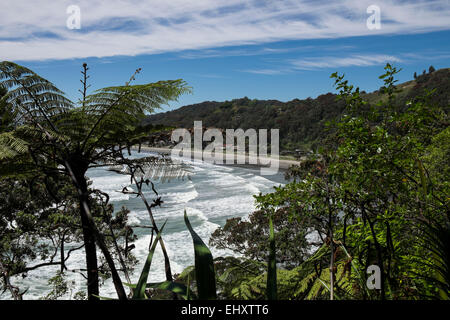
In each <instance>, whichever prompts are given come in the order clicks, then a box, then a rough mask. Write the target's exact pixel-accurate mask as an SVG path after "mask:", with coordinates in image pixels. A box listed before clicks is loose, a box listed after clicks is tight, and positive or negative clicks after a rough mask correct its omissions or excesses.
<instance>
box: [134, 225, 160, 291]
mask: <svg viewBox="0 0 450 320" xmlns="http://www.w3.org/2000/svg"><path fill="white" fill-rule="evenodd" d="M165 225H166V223H165V222H164V224H163V226H162V227H161V229H160V230H159V232H158V235H157V236H156V238H155V240H154V241H153V244H152V247H151V248H150V252H149V253H148V256H147V260H146V261H145V264H144V268H143V269H142V272H141V276H140V277H139V281H138V284H137V285H136V289H135V290H134V291H133V299H145V288H146V284H147V278H148V274H149V271H150V266H151V264H152V259H153V254H154V253H155V249H156V246H157V244H158V242H159V239H160V238H161V234H162V231H163V230H164V226H165Z"/></svg>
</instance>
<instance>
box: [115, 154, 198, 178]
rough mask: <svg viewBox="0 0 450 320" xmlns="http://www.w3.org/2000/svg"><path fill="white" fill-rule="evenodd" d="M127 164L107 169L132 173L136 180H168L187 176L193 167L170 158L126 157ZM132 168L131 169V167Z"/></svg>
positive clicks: (190, 173) (127, 173)
mask: <svg viewBox="0 0 450 320" xmlns="http://www.w3.org/2000/svg"><path fill="white" fill-rule="evenodd" d="M126 162H127V164H117V165H115V166H111V167H110V168H109V170H111V171H114V172H116V173H120V174H126V175H131V174H134V176H135V178H136V179H137V180H141V178H142V180H144V181H145V180H149V181H153V182H156V181H160V182H162V183H165V182H170V181H171V180H173V179H182V180H183V179H185V178H189V177H190V176H191V175H192V174H193V168H192V167H191V166H189V165H188V164H186V163H184V162H175V161H174V160H172V159H170V158H159V157H145V158H139V159H133V160H131V159H126ZM132 168H133V169H132Z"/></svg>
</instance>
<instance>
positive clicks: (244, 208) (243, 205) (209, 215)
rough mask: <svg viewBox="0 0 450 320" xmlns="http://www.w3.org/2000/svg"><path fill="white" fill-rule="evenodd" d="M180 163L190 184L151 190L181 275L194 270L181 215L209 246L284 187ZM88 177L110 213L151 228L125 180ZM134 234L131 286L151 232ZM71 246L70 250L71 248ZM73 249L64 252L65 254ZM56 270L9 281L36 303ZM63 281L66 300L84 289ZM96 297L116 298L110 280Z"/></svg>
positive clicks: (102, 172)
mask: <svg viewBox="0 0 450 320" xmlns="http://www.w3.org/2000/svg"><path fill="white" fill-rule="evenodd" d="M148 155H150V153H144V152H141V153H140V154H137V152H133V154H132V156H133V157H140V156H148ZM183 161H184V162H186V163H188V164H190V165H191V166H192V168H193V173H192V175H191V176H190V179H186V178H185V179H184V180H172V181H171V182H166V183H161V182H156V183H155V189H156V191H157V192H158V193H159V195H160V196H161V200H162V201H163V204H162V205H161V207H156V208H154V209H153V215H154V217H155V220H156V223H157V225H158V226H161V225H162V224H163V223H164V222H165V221H166V220H167V224H166V226H165V229H164V232H163V240H164V242H165V244H166V247H167V251H168V254H169V257H170V262H171V268H172V272H173V273H180V272H182V271H183V269H184V268H186V267H187V266H190V265H193V264H194V251H193V244H192V239H191V236H190V234H189V232H188V230H187V228H186V226H185V224H184V218H183V215H184V210H186V212H187V214H188V217H189V220H190V221H191V224H192V226H193V228H194V230H195V231H196V232H197V233H198V234H199V236H200V237H201V238H202V239H203V241H204V242H205V243H206V244H208V241H209V238H210V236H211V234H212V233H213V232H214V231H215V230H216V229H217V228H218V227H220V226H223V225H224V224H225V222H226V220H227V219H229V218H233V217H246V216H248V215H249V214H250V213H251V212H253V211H254V210H255V202H254V198H253V195H256V194H259V193H263V194H264V193H268V192H271V191H273V187H274V186H279V185H282V184H284V182H285V181H284V177H283V173H282V172H279V173H278V174H276V175H273V176H261V175H260V170H259V168H254V167H240V166H226V165H213V164H209V163H205V162H200V161H190V160H187V159H183ZM87 175H88V177H89V178H90V179H91V180H92V182H93V184H92V186H93V187H94V188H96V189H100V190H102V191H104V192H106V193H108V194H109V196H110V203H112V204H113V205H114V208H115V210H119V209H120V208H121V207H122V206H125V207H127V208H128V209H129V210H130V215H129V224H130V225H150V218H149V215H148V212H147V210H146V209H145V206H144V203H143V202H142V200H141V199H140V198H136V197H135V196H133V195H132V196H129V195H125V194H123V193H121V192H120V191H121V190H122V189H123V188H124V187H126V186H129V183H130V178H129V176H127V175H120V174H117V173H114V172H111V171H108V170H107V168H95V169H90V170H89V171H88V173H87ZM144 189H145V196H146V198H147V200H148V201H149V202H151V201H152V200H153V199H155V197H156V195H155V194H154V193H153V191H152V190H151V188H147V187H146V186H144ZM134 231H135V234H136V235H137V236H138V239H137V241H136V242H135V246H136V248H135V249H133V253H134V255H135V256H136V257H137V259H138V260H139V263H138V265H137V266H136V269H135V272H133V274H132V277H131V278H132V281H133V282H134V283H136V282H137V280H138V278H139V274H140V271H141V269H142V266H143V264H144V261H145V259H146V257H147V254H148V247H149V241H150V231H149V229H145V228H135V229H134ZM75 245H76V244H73V246H75ZM73 246H67V250H68V249H69V248H70V247H73ZM210 249H211V252H212V254H213V257H219V256H227V255H233V256H236V254H235V253H233V252H232V251H229V250H218V249H216V248H214V247H211V248H210ZM100 256H101V253H100V252H99V257H100ZM67 266H68V268H69V269H73V270H77V269H85V260H84V252H83V251H82V250H79V251H76V252H74V253H73V254H72V255H71V257H70V259H69V260H68V262H67ZM58 269H59V266H51V267H45V268H40V269H37V270H35V271H31V272H29V273H28V275H27V277H25V278H22V277H21V276H18V277H15V278H13V279H12V280H13V283H15V284H17V285H19V286H20V288H21V289H25V288H28V291H27V293H26V294H25V295H24V299H39V298H41V297H43V296H45V295H46V294H47V293H48V292H49V291H50V288H49V286H48V284H47V282H48V280H49V278H50V277H51V276H53V275H54V274H55V271H56V270H58ZM68 277H69V279H70V280H71V282H70V284H71V292H70V293H69V294H68V295H66V296H64V298H65V299H70V298H71V297H72V296H73V294H74V293H75V292H77V291H79V290H84V289H85V281H86V280H85V279H84V278H83V277H82V276H81V275H80V274H79V273H77V272H70V273H68ZM123 280H124V278H123ZM164 280H165V273H164V259H163V255H162V251H161V249H160V247H159V246H158V247H157V251H156V253H155V255H154V257H153V261H152V265H151V269H150V275H149V281H150V282H155V281H164ZM124 281H125V280H124ZM5 295H7V293H5V294H4V295H3V297H1V296H0V298H3V299H5V298H6V297H5ZM100 295H101V296H105V297H112V298H116V293H115V290H114V286H113V284H112V281H111V280H106V281H105V282H104V283H103V284H102V286H101V288H100Z"/></svg>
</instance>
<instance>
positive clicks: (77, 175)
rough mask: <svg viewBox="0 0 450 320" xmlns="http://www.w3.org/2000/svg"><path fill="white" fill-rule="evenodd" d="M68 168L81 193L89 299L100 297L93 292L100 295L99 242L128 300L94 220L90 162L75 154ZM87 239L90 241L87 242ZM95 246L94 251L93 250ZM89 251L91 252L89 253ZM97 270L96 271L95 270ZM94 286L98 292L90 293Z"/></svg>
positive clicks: (122, 297) (118, 289) (121, 293)
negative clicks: (90, 193) (91, 278)
mask: <svg viewBox="0 0 450 320" xmlns="http://www.w3.org/2000/svg"><path fill="white" fill-rule="evenodd" d="M65 165H66V169H67V170H68V171H69V175H70V177H71V178H72V181H73V183H74V185H75V186H76V188H77V190H78V194H79V204H80V215H81V224H82V227H83V236H84V241H85V250H86V264H87V269H88V295H89V299H92V300H95V299H98V298H96V297H92V298H91V295H92V294H95V295H98V285H99V284H98V283H99V281H98V268H97V252H96V250H95V248H96V246H95V243H96V242H97V244H98V246H99V248H100V250H101V251H102V253H103V256H104V257H105V260H106V262H107V263H108V266H109V268H110V271H111V276H112V280H113V283H114V287H115V289H116V292H117V295H118V297H119V299H120V300H127V295H126V293H125V289H124V287H123V284H122V280H121V279H120V276H119V274H118V272H117V269H116V267H115V265H114V261H113V258H112V256H111V253H110V252H109V250H108V248H107V246H106V244H105V241H104V238H103V236H102V234H101V233H100V231H99V230H98V229H97V228H96V226H95V223H94V220H93V218H92V215H91V211H90V207H89V193H88V189H87V183H86V178H85V177H84V176H85V173H86V171H87V169H88V164H87V163H86V162H85V161H83V159H82V158H81V157H77V156H74V157H72V158H71V160H70V162H69V161H66V162H65ZM86 241H89V243H88V242H86ZM88 245H89V248H88ZM92 247H93V251H91V250H92ZM88 252H89V254H88ZM94 256H95V268H94V269H91V268H90V267H94V265H91V264H90V263H91V262H93V259H94V258H93V257H94ZM94 270H95V272H94ZM90 272H92V276H94V275H95V276H96V278H93V281H94V283H91V281H90V280H89V273H90ZM90 286H92V289H93V290H94V289H95V287H94V286H96V288H97V289H96V290H97V293H94V291H92V294H90V290H89V287H90Z"/></svg>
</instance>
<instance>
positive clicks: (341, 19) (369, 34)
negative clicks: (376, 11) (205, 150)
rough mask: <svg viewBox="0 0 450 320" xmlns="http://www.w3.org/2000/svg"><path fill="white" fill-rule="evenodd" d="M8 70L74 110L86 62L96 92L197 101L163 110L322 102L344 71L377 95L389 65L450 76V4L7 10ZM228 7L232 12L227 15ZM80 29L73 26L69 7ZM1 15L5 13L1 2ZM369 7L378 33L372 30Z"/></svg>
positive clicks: (184, 1)
mask: <svg viewBox="0 0 450 320" xmlns="http://www.w3.org/2000/svg"><path fill="white" fill-rule="evenodd" d="M5 1H6V10H2V12H1V13H0V21H2V22H1V23H0V59H1V60H10V61H15V62H17V63H20V64H23V65H25V66H27V67H29V68H31V69H32V70H34V71H35V72H37V73H38V74H40V75H41V76H43V77H45V78H47V79H49V80H50V81H52V82H54V83H55V84H56V85H57V86H58V87H60V88H61V89H62V90H63V91H65V92H66V93H67V95H68V97H69V98H71V99H73V100H76V99H77V98H78V96H79V94H78V92H77V90H78V89H79V86H80V83H79V78H80V73H79V71H80V68H81V65H82V63H83V62H87V63H88V65H89V67H90V76H91V78H90V80H91V83H92V87H91V89H97V88H101V87H104V86H110V85H120V84H123V83H125V82H126V81H127V80H128V78H129V77H130V76H131V75H132V74H133V72H134V70H135V69H136V68H139V67H140V68H142V72H141V74H139V75H138V77H137V83H145V82H153V81H158V80H163V79H177V78H182V79H184V80H186V81H187V82H188V84H189V85H190V86H192V87H193V94H192V95H186V96H183V97H181V98H180V99H179V102H174V103H171V104H170V106H165V107H163V110H164V111H165V110H170V109H173V108H177V107H179V106H182V105H186V104H192V103H197V102H202V101H205V100H215V101H224V100H231V99H234V98H240V97H244V96H247V97H249V98H251V99H253V98H257V99H278V100H282V101H288V100H291V99H294V98H300V99H302V98H307V97H316V96H318V95H320V94H322V93H326V92H329V91H333V87H332V84H333V82H332V80H331V79H330V78H329V76H330V74H331V73H333V72H335V71H339V72H340V73H345V74H346V75H347V77H348V79H349V80H350V81H351V82H352V83H355V84H357V85H358V86H360V87H361V89H363V90H366V91H372V90H375V89H378V87H379V86H380V85H381V81H380V80H378V75H380V74H381V73H382V72H383V66H384V65H385V64H386V63H387V62H390V63H393V64H394V65H396V66H398V67H401V68H402V69H403V71H402V72H401V73H400V75H399V80H400V81H407V80H410V79H412V76H413V73H414V72H417V73H419V74H420V73H421V72H422V70H424V69H428V67H429V66H430V65H433V66H434V67H435V68H436V69H439V68H446V67H450V44H449V43H450V41H449V40H450V19H449V17H450V4H449V1H448V0H443V1H433V0H430V1H364V0H360V1H345V0H343V1H333V2H332V3H333V4H332V5H331V4H329V3H327V2H324V1H309V0H297V1H294V0H279V1H265V0H258V1H256V0H247V1H244V0H229V1H227V2H223V1H212V0H196V1H188V0H172V1H162V0H150V1H134V0H130V1H118V0H117V1H116V0H110V1H100V0H91V1H64V0H63V1H60V2H58V4H57V5H55V4H54V2H53V1H44V0H36V1H35V5H34V6H33V5H31V6H30V5H29V3H30V2H27V3H28V5H26V4H25V1H23V0H14V1H10V0H5ZM225 3H226V4H225ZM73 4H74V5H78V6H79V8H80V12H81V16H80V22H81V28H80V29H78V30H77V29H75V30H71V29H68V28H67V27H66V21H67V19H68V17H69V16H70V14H67V12H66V9H67V7H68V6H69V5H73ZM2 5H3V3H2ZM370 5H376V6H377V7H378V8H380V28H379V29H370V28H368V27H367V23H366V22H367V19H368V18H369V17H370V16H371V15H372V12H367V8H368V7H369V6H370Z"/></svg>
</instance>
